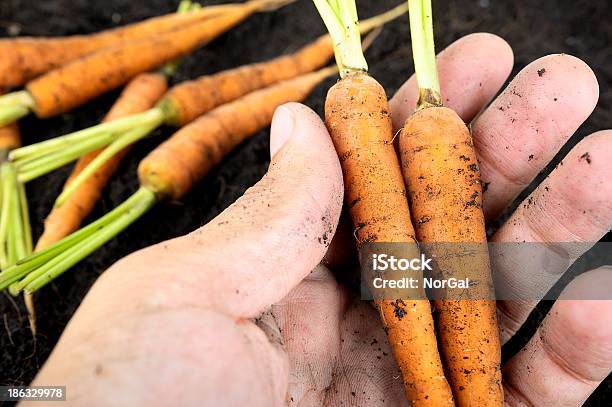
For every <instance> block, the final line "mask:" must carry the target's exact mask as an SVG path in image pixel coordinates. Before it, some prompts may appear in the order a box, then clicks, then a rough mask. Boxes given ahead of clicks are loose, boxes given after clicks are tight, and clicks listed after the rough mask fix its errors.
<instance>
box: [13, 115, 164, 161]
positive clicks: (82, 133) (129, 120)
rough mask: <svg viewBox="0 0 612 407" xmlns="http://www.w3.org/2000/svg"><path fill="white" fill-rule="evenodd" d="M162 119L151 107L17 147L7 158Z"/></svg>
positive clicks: (14, 157) (54, 147) (50, 148)
mask: <svg viewBox="0 0 612 407" xmlns="http://www.w3.org/2000/svg"><path fill="white" fill-rule="evenodd" d="M163 120H164V117H163V112H162V111H161V110H160V109H157V108H152V109H149V110H147V111H146V112H143V113H139V114H135V115H132V116H128V117H125V118H123V119H117V120H113V121H112V122H108V123H101V124H98V125H96V126H93V127H90V128H88V129H84V130H79V131H76V132H74V133H70V134H66V135H64V136H60V137H56V138H54V139H51V140H46V141H42V142H40V143H36V144H31V145H29V146H25V147H20V148H17V149H15V150H13V151H11V152H10V153H9V159H10V160H12V161H17V160H20V159H24V158H26V157H32V156H42V155H44V154H47V153H49V152H52V151H57V150H60V149H62V148H67V147H69V146H72V145H74V144H75V143H78V142H82V141H84V140H87V139H89V138H90V137H93V136H95V135H99V134H102V133H113V134H115V133H123V132H125V131H128V130H131V129H132V128H134V127H139V126H143V125H146V124H149V123H157V125H158V126H160V125H161V124H162V123H163Z"/></svg>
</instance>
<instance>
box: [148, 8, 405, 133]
mask: <svg viewBox="0 0 612 407" xmlns="http://www.w3.org/2000/svg"><path fill="white" fill-rule="evenodd" d="M405 12H406V7H405V6H404V5H402V6H398V7H395V8H393V9H391V10H389V11H387V12H385V13H382V14H380V15H378V16H375V17H372V18H370V19H368V20H365V21H363V22H362V23H361V24H360V26H359V30H360V32H361V33H366V32H369V31H371V30H372V29H374V28H377V27H380V26H382V25H383V24H385V23H387V22H388V21H390V20H393V19H395V18H397V17H398V16H400V15H402V14H404V13H405ZM333 55H334V49H333V44H332V41H331V38H330V36H329V35H327V34H326V35H323V36H321V37H319V38H318V39H316V40H315V41H313V42H311V43H310V44H308V45H306V46H304V47H302V48H301V49H299V50H298V51H296V52H294V53H292V54H289V55H283V56H280V57H278V58H274V59H271V60H269V61H265V62H260V63H255V64H250V65H246V66H243V67H240V68H235V69H229V70H226V71H223V72H219V73H217V74H214V75H208V76H203V77H200V78H198V79H195V80H192V81H187V82H183V83H181V84H179V85H176V86H174V87H173V88H172V89H171V90H170V91H169V92H168V94H167V95H166V96H165V97H164V100H163V101H162V102H161V103H160V107H161V108H162V109H164V111H165V115H164V116H165V121H166V123H167V124H170V125H174V126H177V127H179V126H184V125H186V124H188V123H190V122H191V121H193V120H194V119H196V118H197V117H199V116H201V115H202V114H204V113H206V112H208V111H209V110H211V109H212V108H214V107H216V106H220V105H222V104H224V103H227V102H230V101H232V100H235V99H237V98H239V97H241V96H243V95H245V94H247V93H249V92H253V91H254V90H257V89H261V88H264V87H266V86H269V85H272V84H274V83H278V82H280V81H283V80H286V79H291V78H294V77H296V76H299V75H301V74H304V73H307V72H312V71H314V70H315V69H318V68H321V67H322V66H324V65H325V64H326V63H328V62H329V60H330V59H331V58H332V57H333Z"/></svg>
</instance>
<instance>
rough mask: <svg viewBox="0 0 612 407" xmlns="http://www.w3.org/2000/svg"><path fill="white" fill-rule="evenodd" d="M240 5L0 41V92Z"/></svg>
mask: <svg viewBox="0 0 612 407" xmlns="http://www.w3.org/2000/svg"><path fill="white" fill-rule="evenodd" d="M242 6H243V5H242V4H227V5H221V6H208V7H205V8H202V9H199V10H198V11H197V12H193V13H190V14H183V13H171V14H167V15H163V16H159V17H153V18H149V19H147V20H144V21H141V22H138V23H133V24H129V25H126V26H124V27H118V28H113V29H108V30H105V31H101V32H98V33H93V34H88V35H72V36H68V37H48V38H45V37H19V38H14V39H0V89H3V88H4V89H6V88H15V87H19V86H22V85H23V84H25V83H26V82H27V81H29V80H31V79H34V78H36V77H37V76H39V75H41V74H44V73H46V72H48V71H50V70H52V69H55V68H58V67H60V66H62V65H64V64H66V63H68V62H70V61H73V60H75V59H77V58H80V57H82V56H85V55H87V54H90V53H92V52H95V51H98V50H101V49H104V48H109V47H113V46H117V45H120V44H123V43H126V42H130V41H137V40H141V39H144V38H147V37H153V36H156V35H159V34H160V33H163V32H168V31H171V30H174V29H176V28H178V27H182V26H185V25H190V24H195V23H198V22H200V21H202V20H203V19H206V18H209V17H211V16H216V15H219V14H221V13H224V12H226V11H232V10H233V9H235V8H238V7H242Z"/></svg>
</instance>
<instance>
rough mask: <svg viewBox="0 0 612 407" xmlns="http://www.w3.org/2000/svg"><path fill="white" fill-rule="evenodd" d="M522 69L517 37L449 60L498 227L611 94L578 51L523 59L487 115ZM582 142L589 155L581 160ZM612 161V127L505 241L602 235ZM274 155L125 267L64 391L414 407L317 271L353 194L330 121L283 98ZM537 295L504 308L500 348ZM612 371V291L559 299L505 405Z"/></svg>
mask: <svg viewBox="0 0 612 407" xmlns="http://www.w3.org/2000/svg"><path fill="white" fill-rule="evenodd" d="M512 64H513V55H512V51H511V49H510V48H509V46H508V45H507V44H506V43H505V42H504V41H503V40H501V39H500V38H498V37H495V36H492V35H488V34H477V35H471V36H468V37H465V38H462V39H460V40H459V41H457V42H456V43H454V44H453V45H451V46H450V47H449V48H448V49H447V50H445V51H444V52H442V53H441V55H440V57H439V65H440V76H441V81H442V92H443V96H444V102H445V104H446V105H447V106H449V107H451V108H453V109H455V110H456V111H457V112H458V113H459V114H460V116H461V117H462V118H463V119H464V120H465V121H467V122H472V124H471V127H472V130H473V134H474V140H475V145H476V147H477V152H478V154H479V160H480V165H481V170H482V176H483V180H484V181H485V182H487V183H488V189H487V191H486V192H485V194H484V209H485V214H486V216H487V218H488V220H493V219H495V217H496V216H497V215H498V214H499V213H500V211H501V210H503V208H504V207H506V206H507V205H508V204H509V203H510V202H511V201H512V199H513V198H514V197H515V196H517V195H518V194H519V192H520V191H521V190H522V189H524V188H525V187H526V186H527V185H528V184H529V183H530V181H531V180H532V179H533V178H534V177H535V176H536V174H537V173H538V172H539V171H540V170H541V169H542V168H544V167H545V166H546V164H547V163H548V162H549V161H550V160H551V159H552V157H553V156H554V154H555V153H556V152H557V151H558V149H559V148H560V147H561V146H562V145H563V144H564V143H565V142H566V141H567V139H568V138H569V137H570V136H571V135H572V134H573V132H574V131H576V129H577V128H578V126H579V125H580V124H582V123H583V122H584V121H585V120H586V119H587V118H588V116H589V115H590V113H591V111H592V109H593V108H594V106H595V104H596V103H597V98H598V85H597V82H596V79H595V77H594V75H593V73H592V72H591V70H590V69H589V68H588V67H587V66H586V65H585V64H584V63H583V62H582V61H580V60H578V59H576V58H574V57H571V56H567V55H552V56H548V57H544V58H541V59H539V60H537V61H535V62H533V63H532V64H530V65H529V66H527V67H526V68H525V69H524V70H523V71H521V72H520V73H519V74H518V76H517V77H516V78H515V79H514V80H513V82H512V83H511V84H510V85H509V87H508V88H507V89H506V90H505V91H504V92H503V93H502V94H501V96H499V97H498V98H497V99H496V100H495V101H494V102H493V104H492V105H491V106H490V107H488V108H487V109H486V111H485V112H484V113H482V114H481V115H479V116H478V118H476V119H475V120H474V117H475V116H476V114H477V112H479V111H480V110H481V108H482V107H483V106H484V105H485V104H486V103H487V102H488V101H489V100H490V99H491V98H492V97H493V96H494V95H495V94H496V93H497V92H498V90H499V89H500V88H501V86H502V85H503V83H504V82H505V80H506V78H507V76H508V75H509V73H510V72H511V67H512ZM542 70H545V71H542ZM538 71H539V72H544V73H543V74H540V73H538ZM517 94H518V95H520V97H519V96H517ZM416 97H417V91H416V84H415V79H414V78H412V79H410V80H409V81H408V82H407V83H406V84H405V85H404V86H403V87H402V88H401V89H400V90H399V91H398V93H397V94H396V95H395V97H394V98H393V99H392V100H391V107H392V114H393V119H394V123H396V125H397V124H400V123H403V122H404V120H405V119H406V117H407V116H408V115H409V114H410V113H411V111H412V109H413V108H414V106H415V104H416ZM508 106H510V107H509V108H507V107H508ZM500 107H503V109H500ZM472 120H474V121H472ZM585 152H589V154H590V163H587V162H586V160H584V159H580V157H581V156H583V155H584V153H585ZM611 154H612V132H611V131H602V132H599V133H597V134H593V135H591V136H588V137H586V138H585V139H584V140H582V141H581V142H580V143H579V144H578V145H577V146H576V147H575V148H574V149H573V150H572V151H571V152H570V153H569V154H568V156H567V157H566V158H565V159H564V165H563V166H559V167H558V168H557V169H555V170H554V171H553V172H552V174H551V175H550V176H549V177H548V178H547V179H546V180H545V181H544V183H543V185H542V186H540V188H539V189H538V190H536V191H535V192H534V193H533V194H532V196H531V198H532V200H533V202H534V203H533V204H531V205H525V206H523V205H521V206H520V207H519V209H518V210H517V211H516V212H515V213H514V214H513V215H512V217H511V219H510V220H509V221H508V222H506V224H505V225H504V226H502V227H501V229H500V230H499V231H498V232H497V233H496V234H495V236H493V238H492V239H493V240H494V241H512V242H514V241H523V240H526V241H535V242H546V241H552V242H555V241H578V242H580V241H585V242H589V241H596V240H598V239H599V238H601V236H603V235H604V234H605V233H606V232H607V231H608V230H609V229H610V227H611V224H610V220H611V219H612V183H610V182H609V174H610V173H612V163H611V162H612V160H610V155H611ZM271 155H272V163H271V165H270V169H269V172H268V174H267V175H266V176H265V177H264V178H263V179H262V180H261V181H260V182H259V183H258V184H257V185H255V186H254V187H253V188H251V189H249V190H248V191H247V192H246V193H245V195H244V196H243V197H242V198H241V199H239V200H238V201H237V202H236V203H235V204H233V205H232V206H230V207H229V208H228V209H227V210H226V211H225V212H223V213H222V214H221V215H219V216H218V217H217V218H216V219H214V220H213V221H212V222H210V223H209V224H208V225H206V226H204V227H202V228H201V229H199V230H197V231H195V232H193V233H192V234H190V235H188V236H185V237H180V238H177V239H174V240H171V241H168V242H164V243H160V244H158V245H156V246H153V247H150V248H147V249H144V250H142V251H139V252H137V253H134V254H132V255H130V256H129V257H127V258H125V259H123V260H121V261H119V262H118V263H116V264H115V265H114V266H112V267H111V268H110V269H109V270H108V271H107V272H106V273H105V274H104V275H103V276H102V277H101V278H100V279H99V280H98V282H97V283H96V284H95V286H94V287H93V288H92V290H91V291H90V293H89V294H88V295H87V297H86V299H85V301H84V302H83V304H82V305H81V307H80V308H79V310H78V311H77V313H76V314H75V316H74V317H73V319H72V320H71V322H70V324H69V325H68V327H67V328H66V330H65V332H64V335H63V336H62V338H61V339H60V341H59V343H58V345H57V347H56V349H55V350H54V352H53V353H52V355H51V357H50V358H49V360H48V361H47V363H46V364H45V366H44V367H43V369H42V370H41V372H40V373H39V375H38V377H37V378H36V379H35V381H34V384H36V385H43V384H45V385H53V384H56V385H57V384H65V385H67V388H68V392H67V394H68V401H69V402H71V403H73V404H81V405H84V404H87V405H92V404H93V405H253V406H260V405H261V406H271V405H283V404H286V403H289V404H300V405H305V406H308V405H314V406H318V405H321V404H324V405H339V404H340V401H341V400H342V401H344V402H345V404H346V403H347V402H348V404H351V405H362V406H376V405H383V404H387V405H393V406H396V405H404V404H405V401H403V400H404V396H403V391H402V384H401V379H400V377H399V373H398V370H397V367H396V365H395V363H394V361H393V357H392V356H391V355H390V351H389V347H388V344H387V342H386V339H385V334H384V331H383V329H382V326H381V323H380V322H379V318H378V315H377V313H376V312H375V310H374V309H373V308H372V307H371V306H370V305H369V304H368V303H366V302H362V301H360V300H359V298H358V296H357V295H356V294H354V293H352V292H350V291H349V290H348V289H346V288H344V287H342V286H339V285H338V283H337V282H336V279H335V278H334V277H333V275H332V274H331V273H330V271H329V270H327V269H326V268H325V267H323V266H320V265H319V262H320V260H321V258H322V257H323V256H324V255H325V253H326V251H327V245H328V244H329V241H330V236H332V234H333V233H334V230H335V228H336V224H337V222H338V219H339V216H340V210H341V203H342V190H343V187H342V178H341V171H340V165H339V163H338V159H337V157H336V154H335V152H334V150H333V146H332V143H331V141H330V138H329V135H328V133H327V131H326V129H325V127H324V125H323V123H322V122H321V120H320V118H319V117H317V115H315V114H314V113H313V112H312V111H310V110H309V109H307V108H306V107H303V106H301V105H297V104H290V105H285V106H283V107H281V108H280V109H279V110H278V111H277V114H276V116H275V120H274V123H273V125H272V130H271ZM530 155H533V156H532V157H531V159H528V157H529V156H530ZM544 188H546V189H544ZM351 244H352V243H351V242H349V241H340V239H336V240H334V245H333V246H334V250H337V247H340V248H342V247H343V246H342V245H344V247H347V245H351ZM336 246H337V247H336ZM563 271H564V270H558V273H556V274H554V275H552V274H546V275H541V276H533V275H530V276H529V278H527V276H525V275H524V274H521V273H524V271H523V268H522V267H521V264H520V262H519V264H516V265H515V267H514V268H512V269H504V270H494V273H495V278H496V280H497V281H498V282H502V283H503V282H508V281H512V284H514V286H515V287H516V289H517V290H521V289H522V288H528V286H529V285H530V284H531V281H532V280H530V279H532V278H537V279H538V281H543V282H544V284H543V285H544V286H545V285H546V284H548V285H552V284H554V282H555V281H556V279H558V278H559V277H560V275H561V274H562V273H563ZM610 271H611V270H610V269H604V268H602V269H597V270H593V271H591V272H588V273H586V274H584V275H582V276H581V277H579V278H578V279H576V280H574V282H573V283H572V284H571V285H570V286H568V288H566V292H565V293H564V294H563V295H565V296H566V298H575V297H576V295H575V293H576V292H579V291H581V290H585V289H589V288H590V287H592V286H593V285H595V284H597V285H603V286H604V287H605V286H608V287H609V286H610V284H611V283H612V273H611V272H610ZM531 273H533V270H532V271H531ZM536 273H537V271H536ZM533 305H534V304H521V305H520V306H518V305H517V304H513V303H507V302H505V303H504V302H500V306H499V316H500V327H501V335H502V340H503V341H504V342H505V341H507V340H508V339H509V338H510V337H511V336H512V335H513V333H514V332H516V330H517V329H518V328H519V327H520V326H521V324H522V323H523V322H524V321H525V320H526V318H527V316H528V314H529V311H530V310H531V308H532V307H533ZM611 366H612V302H606V301H594V300H593V301H576V300H571V299H567V300H561V301H557V302H556V303H555V305H554V306H553V308H552V310H551V312H550V313H549V315H548V316H547V317H546V319H545V320H544V322H543V324H542V326H541V327H540V329H539V331H538V333H537V334H536V335H535V336H534V338H533V339H532V340H531V341H530V342H529V343H528V344H527V346H526V348H525V349H524V351H523V352H519V353H518V354H517V355H516V356H514V357H513V358H512V359H511V360H510V361H509V362H508V363H507V364H506V365H505V366H504V368H503V370H504V380H505V386H506V387H505V391H506V399H507V404H508V405H511V406H518V405H537V406H549V405H554V406H579V405H581V403H582V402H583V401H584V400H585V399H586V398H587V397H588V396H589V395H590V394H591V392H592V391H593V390H594V389H595V388H596V387H597V385H598V383H599V382H600V381H601V380H603V379H604V378H605V377H606V376H607V375H608V373H609V372H610V367H611ZM247 403H248V404H247Z"/></svg>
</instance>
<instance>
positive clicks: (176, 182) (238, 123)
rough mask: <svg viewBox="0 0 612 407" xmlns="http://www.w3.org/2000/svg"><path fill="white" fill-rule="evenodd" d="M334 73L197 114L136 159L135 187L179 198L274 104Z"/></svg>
mask: <svg viewBox="0 0 612 407" xmlns="http://www.w3.org/2000/svg"><path fill="white" fill-rule="evenodd" d="M334 72H336V70H335V69H334V68H332V69H330V68H325V69H322V70H319V71H317V72H313V73H309V74H306V75H302V76H299V77H297V78H294V79H291V80H287V81H284V82H281V83H279V84H277V85H274V86H271V87H269V88H264V89H261V90H258V91H256V92H253V93H250V94H248V95H246V96H245V97H243V98H241V99H238V100H236V101H234V102H231V103H228V104H225V105H222V106H220V107H218V108H216V109H215V110H212V111H211V112H209V113H208V114H206V115H204V116H202V117H200V118H199V119H197V120H196V121H194V122H192V123H191V124H189V125H187V126H185V127H183V128H182V129H181V130H179V131H178V132H177V133H176V134H174V135H173V136H172V137H171V138H170V139H168V140H166V141H165V142H164V143H162V144H161V145H160V146H159V147H157V148H156V149H155V150H153V151H152V152H151V153H150V154H149V155H148V156H147V157H146V158H145V159H144V160H143V161H142V162H141V163H140V166H139V167H138V177H139V179H140V183H141V185H142V186H143V187H144V188H146V189H148V190H150V191H151V192H153V193H154V194H155V195H156V196H157V197H158V199H163V200H170V201H176V200H179V199H181V198H182V197H183V196H184V195H185V194H186V193H187V192H189V190H190V189H191V188H192V187H193V186H194V184H195V183H196V182H198V181H199V180H200V179H202V177H203V176H204V175H205V174H206V173H207V172H208V171H210V169H211V168H212V167H213V166H215V165H216V164H218V163H219V162H220V161H221V159H222V158H223V157H224V156H225V155H227V154H228V153H229V152H230V151H231V150H233V149H234V148H235V147H236V146H238V145H239V144H240V143H242V142H243V141H244V140H245V139H246V138H247V137H248V136H250V135H252V134H254V133H255V132H257V131H258V130H260V129H262V128H263V127H265V126H267V125H268V124H269V123H270V121H271V120H272V116H273V114H274V111H275V110H276V108H277V107H278V106H280V105H281V104H283V103H287V102H297V101H301V100H303V99H304V98H306V96H307V95H308V94H310V92H312V90H313V89H314V88H315V86H317V85H318V84H319V83H320V82H321V81H322V80H323V79H325V78H326V77H328V76H330V75H331V74H333V73H334Z"/></svg>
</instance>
